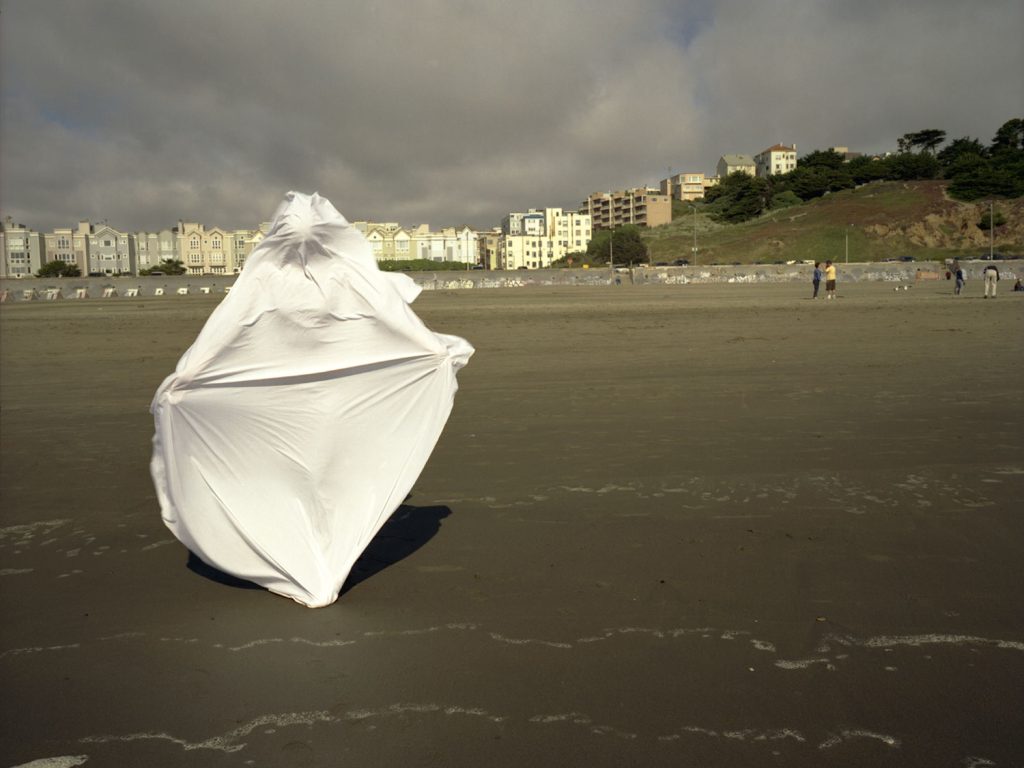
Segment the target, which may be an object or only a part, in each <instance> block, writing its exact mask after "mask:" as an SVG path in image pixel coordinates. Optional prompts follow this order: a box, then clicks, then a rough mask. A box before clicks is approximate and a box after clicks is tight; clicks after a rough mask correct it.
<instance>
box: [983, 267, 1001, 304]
mask: <svg viewBox="0 0 1024 768" xmlns="http://www.w3.org/2000/svg"><path fill="white" fill-rule="evenodd" d="M982 274H983V275H984V277H985V298H986V299H987V298H988V294H989V291H990V290H991V292H992V298H993V299H994V298H995V297H996V283H998V282H999V269H998V268H997V267H996V265H995V264H989V265H988V266H987V267H985V271H984V272H983V273H982Z"/></svg>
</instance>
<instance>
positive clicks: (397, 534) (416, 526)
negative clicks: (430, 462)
mask: <svg viewBox="0 0 1024 768" xmlns="http://www.w3.org/2000/svg"><path fill="white" fill-rule="evenodd" d="M451 513H452V511H451V509H450V508H449V507H446V506H434V507H414V506H412V505H411V504H403V505H402V506H400V507H399V508H398V509H396V510H395V512H394V514H392V515H391V517H390V518H389V519H388V521H387V522H386V523H384V525H383V526H382V527H381V529H380V530H379V531H378V532H377V535H376V536H374V537H373V540H372V541H370V543H369V544H368V545H367V547H366V549H365V550H363V554H361V555H360V556H359V559H358V560H356V562H355V565H353V566H352V570H351V571H350V572H349V575H348V579H346V580H345V585H344V586H343V587H342V588H341V595H344V594H345V593H346V592H348V591H349V590H350V589H352V588H353V587H354V586H356V585H357V584H359V583H360V582H363V581H366V580H367V579H368V578H370V577H371V576H373V575H375V574H377V573H380V572H381V571H383V570H384V569H385V568H387V567H388V566H390V565H394V564H395V563H397V562H399V561H400V560H403V559H405V558H406V557H408V556H409V555H411V554H412V553H413V552H415V551H416V550H417V549H419V548H420V547H422V546H423V545H424V544H426V543H427V542H428V541H430V540H431V539H432V538H434V535H435V534H436V533H437V532H438V531H439V530H441V521H442V520H443V519H444V518H446V517H448V516H449V515H450V514H451ZM186 567H187V568H188V569H189V570H190V571H192V572H193V573H196V574H198V575H200V576H202V577H203V578H206V579H209V580H210V581H215V582H217V583H218V584H223V585H224V586H227V587H234V588H236V589H263V587H261V586H259V585H258V584H253V583H252V582H251V581H246V580H245V579H240V578H238V577H237V576H232V575H230V574H228V573H224V571H221V570H220V569H218V568H214V567H213V566H212V565H208V564H207V563H204V562H203V561H202V560H200V559H199V558H198V557H197V556H196V555H194V554H193V553H192V552H189V553H188V563H187V565H186Z"/></svg>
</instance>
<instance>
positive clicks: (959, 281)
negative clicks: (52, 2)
mask: <svg viewBox="0 0 1024 768" xmlns="http://www.w3.org/2000/svg"><path fill="white" fill-rule="evenodd" d="M955 266H956V288H954V289H953V294H954V295H955V296H959V295H960V293H961V291H963V289H964V283H965V282H967V281H966V280H965V279H964V271H963V270H962V269H961V268H960V266H959V265H955Z"/></svg>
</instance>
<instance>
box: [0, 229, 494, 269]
mask: <svg viewBox="0 0 1024 768" xmlns="http://www.w3.org/2000/svg"><path fill="white" fill-rule="evenodd" d="M353 225H354V226H356V227H357V228H358V229H359V230H360V231H361V232H363V234H364V235H366V237H367V240H368V241H369V242H370V247H371V249H372V250H373V253H374V255H375V256H376V257H377V259H378V260H385V259H417V258H421V259H431V260H433V261H455V262H459V263H465V264H467V265H470V264H476V263H478V252H477V235H476V233H475V232H473V231H472V230H470V229H469V228H468V227H464V228H462V229H455V228H446V229H443V230H441V231H440V232H433V231H431V230H430V229H429V227H427V226H426V225H421V226H419V227H417V228H415V229H412V230H405V229H403V228H401V227H399V226H398V225H397V224H389V223H382V224H372V223H369V222H353ZM269 228H270V224H269V222H264V223H262V224H260V226H259V227H257V228H256V229H251V230H250V229H235V230H229V229H223V228H221V227H210V228H207V227H206V226H205V225H204V224H201V223H199V222H187V221H179V222H178V225H177V226H176V227H174V228H172V229H164V230H161V231H159V232H123V231H120V230H117V229H114V228H113V227H111V226H110V225H109V224H107V223H105V222H104V223H101V224H91V223H90V222H88V221H80V222H78V224H77V225H76V226H74V227H62V228H58V229H55V230H53V231H52V232H37V231H35V230H32V229H29V228H28V227H26V226H24V225H23V224H15V223H14V222H13V221H11V220H10V219H7V220H6V221H5V222H4V225H3V227H2V228H0V253H2V259H0V277H14V278H18V277H30V276H32V275H34V274H36V273H37V272H38V271H39V269H40V268H41V267H42V266H43V265H44V264H46V263H48V262H51V261H62V262H65V263H68V264H74V265H76V266H77V267H78V269H79V272H81V274H82V275H94V276H95V275H105V276H111V277H113V276H117V275H137V274H139V272H140V270H144V269H152V268H154V267H156V266H158V265H159V264H160V263H162V262H164V261H168V260H179V261H181V263H182V264H183V265H184V267H185V269H186V271H187V272H188V273H189V274H194V275H236V274H238V273H239V272H241V271H242V268H243V267H244V266H245V260H246V258H247V257H248V256H249V254H250V253H252V250H253V248H255V247H256V246H257V245H258V244H259V242H260V241H261V240H262V239H263V238H264V237H265V236H266V234H267V232H269Z"/></svg>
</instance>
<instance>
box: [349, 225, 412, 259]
mask: <svg viewBox="0 0 1024 768" xmlns="http://www.w3.org/2000/svg"><path fill="white" fill-rule="evenodd" d="M356 224H357V228H358V229H359V230H360V231H361V232H362V233H363V234H364V235H365V236H366V240H367V242H369V244H370V250H371V252H372V253H373V257H374V258H375V259H376V260H377V261H408V260H409V259H412V258H414V257H413V256H412V235H410V234H409V232H408V231H407V230H406V229H405V228H403V227H402V226H401V225H399V224H398V223H397V222H393V221H389V222H384V223H380V224H377V223H373V222H366V221H360V222H356Z"/></svg>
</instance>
